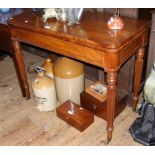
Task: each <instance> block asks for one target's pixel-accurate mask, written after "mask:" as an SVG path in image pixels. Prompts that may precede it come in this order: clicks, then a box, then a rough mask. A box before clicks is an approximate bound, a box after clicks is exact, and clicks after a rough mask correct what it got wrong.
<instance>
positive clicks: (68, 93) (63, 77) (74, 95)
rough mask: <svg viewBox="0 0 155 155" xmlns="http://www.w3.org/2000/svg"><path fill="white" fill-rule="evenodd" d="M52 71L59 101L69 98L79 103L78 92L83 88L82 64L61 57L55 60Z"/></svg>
mask: <svg viewBox="0 0 155 155" xmlns="http://www.w3.org/2000/svg"><path fill="white" fill-rule="evenodd" d="M53 72H54V80H55V86H56V92H57V97H58V101H59V103H60V104H61V103H63V102H65V101H66V100H68V99H70V100H72V101H73V102H75V103H77V104H80V93H81V92H82V91H83V90H84V65H83V64H82V63H79V62H77V61H74V60H72V59H69V58H66V57H61V58H59V59H57V60H56V61H55V63H54V65H53Z"/></svg>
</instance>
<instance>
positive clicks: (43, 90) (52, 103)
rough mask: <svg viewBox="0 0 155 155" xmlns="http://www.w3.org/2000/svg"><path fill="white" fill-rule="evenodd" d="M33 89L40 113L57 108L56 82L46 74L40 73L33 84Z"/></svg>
mask: <svg viewBox="0 0 155 155" xmlns="http://www.w3.org/2000/svg"><path fill="white" fill-rule="evenodd" d="M32 89H33V93H34V96H35V100H36V102H37V108H38V109H39V111H51V110H53V109H55V108H56V106H57V99H56V92H55V85H54V80H53V79H52V78H50V77H48V76H44V73H43V72H41V73H38V77H37V78H36V79H34V80H33V82H32Z"/></svg>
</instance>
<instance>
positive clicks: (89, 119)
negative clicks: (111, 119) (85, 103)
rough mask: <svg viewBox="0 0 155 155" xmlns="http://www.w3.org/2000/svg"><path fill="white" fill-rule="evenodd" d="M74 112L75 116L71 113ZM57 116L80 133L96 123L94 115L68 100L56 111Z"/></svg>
mask: <svg viewBox="0 0 155 155" xmlns="http://www.w3.org/2000/svg"><path fill="white" fill-rule="evenodd" d="M69 112H73V114H71V113H69ZM56 113H57V116H58V117H59V118H61V119H62V120H64V121H65V122H67V123H68V124H70V125H72V126H73V127H75V128H76V129H78V130H80V131H84V130H85V129H86V128H87V127H88V126H90V125H91V124H92V123H93V122H94V115H93V113H92V112H90V111H89V110H87V109H84V108H82V107H81V106H79V105H78V104H76V103H74V102H72V101H70V100H68V101H66V102H65V103H63V104H62V105H60V106H59V107H58V108H57V109H56Z"/></svg>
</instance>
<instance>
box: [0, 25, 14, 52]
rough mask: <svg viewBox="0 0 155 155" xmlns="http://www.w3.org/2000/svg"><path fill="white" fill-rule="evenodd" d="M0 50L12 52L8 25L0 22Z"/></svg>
mask: <svg viewBox="0 0 155 155" xmlns="http://www.w3.org/2000/svg"><path fill="white" fill-rule="evenodd" d="M0 35H1V36H0V50H3V51H6V52H8V53H10V54H11V53H12V45H11V34H10V29H9V26H8V25H5V24H1V23H0Z"/></svg>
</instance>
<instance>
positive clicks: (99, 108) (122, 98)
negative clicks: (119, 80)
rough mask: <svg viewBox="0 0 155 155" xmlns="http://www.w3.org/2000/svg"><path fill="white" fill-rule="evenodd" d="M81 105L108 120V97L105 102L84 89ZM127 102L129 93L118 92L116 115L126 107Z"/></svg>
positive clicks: (81, 95)
mask: <svg viewBox="0 0 155 155" xmlns="http://www.w3.org/2000/svg"><path fill="white" fill-rule="evenodd" d="M80 99H81V106H82V107H83V108H86V109H88V110H90V111H92V112H93V113H94V114H95V115H96V116H98V117H100V118H102V119H104V120H106V121H107V119H108V117H107V99H105V100H104V101H103V102H102V101H100V100H99V99H97V98H96V97H94V96H92V95H91V94H89V93H87V92H85V91H83V92H82V93H81V94H80ZM126 102H127V95H124V94H123V93H122V92H120V93H119V92H118V96H117V102H116V106H115V117H117V116H118V115H119V114H120V113H121V112H122V111H123V109H124V108H125V106H126Z"/></svg>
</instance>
